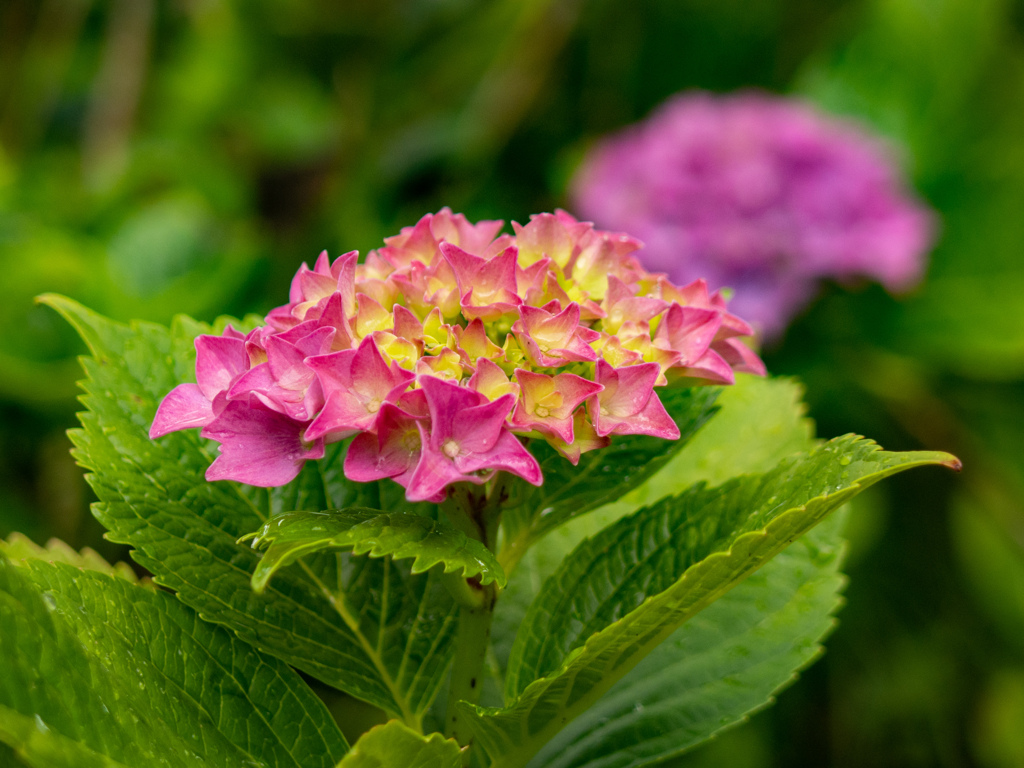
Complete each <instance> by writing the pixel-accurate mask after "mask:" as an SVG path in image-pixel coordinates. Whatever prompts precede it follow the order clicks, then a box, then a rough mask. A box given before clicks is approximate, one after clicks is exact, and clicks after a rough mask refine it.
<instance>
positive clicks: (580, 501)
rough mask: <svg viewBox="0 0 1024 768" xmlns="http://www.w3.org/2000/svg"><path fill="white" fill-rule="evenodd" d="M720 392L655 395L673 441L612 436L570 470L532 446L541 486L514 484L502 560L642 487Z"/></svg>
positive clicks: (547, 450) (546, 449)
mask: <svg viewBox="0 0 1024 768" xmlns="http://www.w3.org/2000/svg"><path fill="white" fill-rule="evenodd" d="M720 392H721V388H720V387H671V388H667V389H664V390H659V391H658V395H659V397H660V398H661V401H662V403H663V404H664V406H665V409H666V410H667V411H668V413H669V414H670V415H671V416H672V418H673V419H674V420H675V422H676V424H677V425H678V426H679V431H680V433H681V435H680V438H679V439H678V440H662V439H660V438H657V437H649V436H646V435H624V436H616V437H614V438H612V444H611V445H610V446H609V447H608V448H604V449H602V450H599V451H591V452H590V453H585V454H583V456H582V457H580V462H579V464H578V465H577V466H575V467H574V466H572V465H571V464H570V463H569V462H568V461H566V459H565V458H564V457H562V456H561V455H560V454H559V453H558V452H556V451H555V450H554V449H553V448H551V447H550V446H549V445H548V444H547V443H535V444H534V445H532V446H531V450H532V451H533V454H534V455H535V456H536V457H537V460H538V461H539V462H540V465H541V469H542V471H543V472H544V484H543V485H541V486H540V487H538V488H535V487H533V486H530V485H528V484H526V483H525V482H517V483H516V488H517V490H518V494H519V498H517V499H515V501H514V505H513V506H512V507H511V508H510V509H508V510H506V511H505V513H504V515H503V517H502V529H503V531H504V533H505V545H504V547H503V548H502V553H501V559H502V562H510V563H513V564H514V563H516V562H518V560H519V559H520V558H521V557H522V555H523V554H525V552H526V550H528V549H529V548H530V547H531V546H532V545H533V543H534V542H535V541H537V540H539V539H540V538H542V537H543V536H544V535H545V534H546V533H547V532H548V531H550V530H552V529H554V528H557V527H558V526H560V525H562V524H563V523H565V522H566V521H568V520H571V519H572V518H574V517H578V516H579V515H582V514H584V513H585V512H589V511H590V510H592V509H596V508H598V507H600V506H602V505H604V504H608V503H611V502H613V501H615V500H616V499H618V498H620V497H622V496H623V495H625V494H626V493H629V491H631V490H632V489H634V488H636V487H637V486H639V485H641V484H642V483H644V482H645V481H646V480H647V479H648V478H649V477H651V475H653V474H654V473H655V472H657V471H658V470H659V469H661V468H662V467H664V466H665V464H667V463H668V462H669V460H670V459H671V458H672V457H673V456H675V455H676V454H677V453H678V452H679V451H680V450H681V449H682V448H683V446H684V445H686V443H687V441H688V440H690V438H692V437H693V436H694V435H695V434H696V433H697V431H698V430H699V429H700V428H701V426H703V424H704V423H705V422H706V421H707V420H708V419H709V418H711V416H712V415H713V414H714V412H715V407H714V404H715V400H716V399H717V397H718V395H719V393H720Z"/></svg>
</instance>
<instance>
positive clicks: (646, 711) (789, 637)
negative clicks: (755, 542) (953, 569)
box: [531, 510, 846, 768]
mask: <svg viewBox="0 0 1024 768" xmlns="http://www.w3.org/2000/svg"><path fill="white" fill-rule="evenodd" d="M842 512H845V510H840V513H836V514H833V515H831V516H829V517H828V518H826V519H825V520H824V521H823V522H822V523H821V525H819V526H817V527H816V528H814V529H812V530H811V531H809V532H808V533H807V534H805V535H804V536H803V537H801V538H800V539H798V540H797V541H795V542H794V543H793V544H791V545H790V546H789V547H787V548H786V549H785V550H783V551H782V552H780V553H779V554H778V555H777V556H776V557H775V558H774V559H773V560H772V561H771V562H770V563H768V564H767V565H765V566H764V567H763V568H761V569H760V570H758V571H757V572H755V573H753V574H751V575H750V576H749V577H748V578H747V579H746V581H744V582H743V583H742V584H740V585H739V586H737V587H736V588H735V589H733V590H732V591H730V592H728V593H726V594H725V595H724V596H723V597H722V598H721V599H719V600H716V601H715V602H714V603H712V604H711V605H709V606H708V607H707V608H705V609H704V610H703V611H701V612H700V613H699V614H698V615H696V616H694V617H693V618H692V619H690V620H689V621H687V622H686V623H685V624H683V626H681V627H680V628H679V629H677V630H676V631H675V632H674V633H673V634H672V635H671V636H670V637H669V638H668V639H667V640H665V641H664V642H663V643H661V644H660V645H659V646H657V647H656V648H655V649H654V650H653V651H651V653H650V654H649V655H648V656H647V658H645V659H644V660H643V661H641V662H640V663H639V664H638V665H637V666H636V667H635V668H634V669H632V670H631V671H630V672H629V673H628V674H627V675H625V676H624V677H623V678H622V679H621V680H619V682H618V683H616V684H615V685H614V686H612V688H611V689H610V690H609V691H608V693H606V694H605V695H604V696H602V697H601V698H600V699H599V700H598V701H597V703H596V704H594V705H593V706H592V707H590V708H589V709H587V710H586V711H585V712H584V713H583V714H582V715H580V716H579V717H578V718H576V719H575V720H573V721H572V722H571V723H569V725H568V726H567V727H566V728H565V729H564V730H562V731H561V732H560V733H558V735H557V736H556V737H555V738H554V739H552V740H551V741H550V742H548V744H546V745H545V746H544V747H543V748H542V749H541V751H540V752H539V753H538V755H537V756H536V757H535V758H534V759H533V761H532V762H531V765H536V766H544V768H570V766H571V767H572V768H583V767H584V766H586V768H638V767H639V766H646V765H651V764H654V763H660V762H661V761H664V760H666V759H668V758H670V757H674V756H676V755H679V754H680V753H682V752H685V751H687V750H689V749H691V748H693V747H695V746H696V745H698V744H701V743H702V742H704V741H706V740H707V739H708V738H710V737H711V736H713V735H714V734H716V733H717V732H719V731H721V730H723V729H724V728H728V727H729V726H730V725H734V724H736V723H737V722H740V721H742V720H743V719H745V718H746V717H747V716H749V715H750V714H752V713H753V712H756V711H757V710H759V709H761V708H763V707H765V706H767V705H768V704H769V703H770V702H771V701H772V699H773V697H774V696H775V695H776V694H777V693H778V692H779V690H780V689H782V688H785V687H786V686H787V685H789V684H790V683H791V682H793V681H794V680H795V678H796V675H797V674H798V672H799V671H800V670H801V669H803V668H804V667H806V666H807V665H809V664H810V663H811V662H813V661H814V660H815V659H816V658H817V657H818V655H819V654H820V653H821V651H822V646H821V641H822V639H823V638H824V637H825V636H826V635H827V634H828V633H829V632H830V631H831V629H832V627H833V625H834V622H835V620H834V619H833V614H834V613H835V611H836V610H837V609H838V608H839V606H840V605H841V603H842V598H841V596H840V594H839V593H840V590H841V589H842V586H843V584H844V578H843V576H842V574H841V573H840V571H839V566H840V562H841V560H842V551H843V541H842V538H841V535H840V534H841V530H842V527H843V525H844V523H845V522H846V515H845V514H842Z"/></svg>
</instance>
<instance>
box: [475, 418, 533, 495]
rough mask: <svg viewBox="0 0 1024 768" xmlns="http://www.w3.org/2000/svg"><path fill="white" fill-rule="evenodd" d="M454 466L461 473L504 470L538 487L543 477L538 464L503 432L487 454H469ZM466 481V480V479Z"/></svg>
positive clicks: (510, 435)
mask: <svg viewBox="0 0 1024 768" xmlns="http://www.w3.org/2000/svg"><path fill="white" fill-rule="evenodd" d="M455 466H456V467H458V468H459V469H460V470H461V471H462V472H478V471H480V470H483V469H495V470H504V471H505V472H509V473H511V474H513V475H518V476H519V477H521V478H523V479H524V480H525V481H526V482H528V483H530V484H531V485H540V484H541V483H542V482H543V480H544V476H543V475H542V474H541V470H540V464H538V463H537V460H536V459H535V458H534V457H533V454H532V453H530V452H529V451H528V450H526V448H525V447H524V446H523V444H522V443H521V442H519V439H518V438H516V436H515V435H513V434H512V433H511V432H509V431H507V430H505V431H503V432H502V433H501V435H499V436H498V440H497V442H496V443H495V444H494V448H492V449H491V450H490V451H489V452H488V453H487V454H483V455H479V454H470V455H469V456H466V457H459V458H458V459H456V460H455ZM467 479H468V478H467ZM474 482H475V481H474Z"/></svg>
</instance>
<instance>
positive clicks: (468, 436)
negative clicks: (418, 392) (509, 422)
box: [432, 395, 516, 453]
mask: <svg viewBox="0 0 1024 768" xmlns="http://www.w3.org/2000/svg"><path fill="white" fill-rule="evenodd" d="M515 404H516V399H515V397H514V396H512V395H502V396H501V397H499V398H498V399H497V400H494V401H492V402H489V403H484V404H483V405H478V406H476V407H475V408H467V409H465V410H464V411H461V412H460V413H459V414H458V418H457V419H456V420H455V422H454V423H453V424H452V429H451V433H450V434H451V437H452V439H453V440H455V441H457V442H458V443H459V445H460V446H461V447H462V450H463V451H464V452H466V453H486V452H487V451H490V450H492V449H493V448H494V444H495V443H496V442H497V441H498V439H499V438H500V437H501V435H502V434H503V433H504V430H505V419H506V417H507V416H508V414H509V412H510V411H511V410H512V407H513V406H514V405H515ZM435 434H436V432H435ZM432 437H433V436H432Z"/></svg>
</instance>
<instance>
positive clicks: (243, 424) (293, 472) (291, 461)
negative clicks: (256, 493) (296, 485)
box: [202, 401, 324, 488]
mask: <svg viewBox="0 0 1024 768" xmlns="http://www.w3.org/2000/svg"><path fill="white" fill-rule="evenodd" d="M305 428H306V425H305V424H304V423H303V422H300V421H295V420H294V419H289V418H288V417H287V416H284V415H283V414H280V413H276V412H274V411H271V410H268V409H265V408H262V407H259V406H254V407H249V406H248V405H247V404H245V403H242V402H237V401H236V402H231V403H228V405H227V407H226V408H225V409H224V411H223V412H222V413H221V414H220V415H219V416H218V417H217V418H216V419H214V420H213V421H212V422H211V423H210V424H208V425H207V426H206V427H205V428H204V429H203V432H202V435H203V437H208V438H212V439H214V440H217V441H218V442H220V443H221V446H220V454H221V455H220V456H218V457H217V459H216V460H215V461H214V462H213V464H211V465H210V468H209V469H208V470H207V471H206V479H207V480H236V481H238V482H240V483H246V484H247V485H255V486H259V487H261V488H271V487H275V486H279V485H285V484H286V483H289V482H291V481H292V480H294V479H295V477H296V476H297V475H298V474H299V471H300V470H301V469H302V465H303V464H304V463H305V462H306V461H307V460H309V459H319V458H322V457H323V455H324V443H323V440H316V441H314V442H312V443H307V442H305V441H303V439H302V433H303V431H304V430H305Z"/></svg>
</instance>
